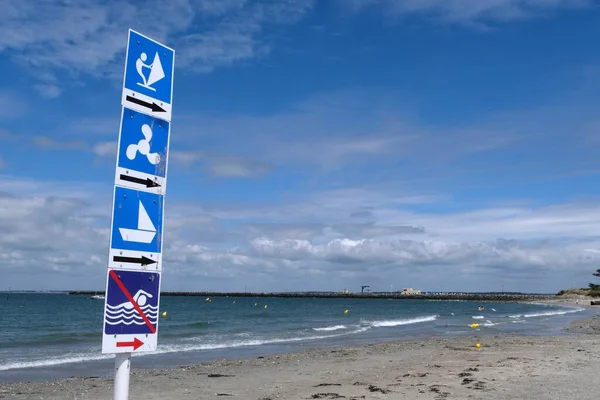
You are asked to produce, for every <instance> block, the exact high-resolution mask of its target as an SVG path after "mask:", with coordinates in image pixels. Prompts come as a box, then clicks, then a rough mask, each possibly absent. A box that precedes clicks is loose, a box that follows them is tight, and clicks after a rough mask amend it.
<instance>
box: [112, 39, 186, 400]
mask: <svg viewBox="0 0 600 400" xmlns="http://www.w3.org/2000/svg"><path fill="white" fill-rule="evenodd" d="M174 70H175V50H173V49H171V48H169V47H167V46H165V45H163V44H161V43H158V42H156V41H154V40H153V39H150V38H148V37H146V36H144V35H141V34H140V33H138V32H135V31H134V30H132V29H130V30H129V34H128V40H127V53H126V56H125V71H124V76H123V90H122V97H121V106H122V110H121V124H120V129H119V140H118V150H117V161H116V168H115V184H114V188H113V190H114V192H113V210H112V221H111V229H110V245H109V254H108V256H109V257H108V268H107V276H106V292H105V301H104V326H103V330H102V353H103V354H115V382H114V400H128V398H129V372H130V368H131V355H132V353H139V352H148V351H155V350H156V348H157V344H158V319H159V308H160V288H161V282H162V279H161V274H162V248H163V239H164V233H163V223H164V213H163V210H164V198H165V193H166V188H167V164H168V161H169V157H168V155H169V144H170V138H171V104H172V102H173V73H174Z"/></svg>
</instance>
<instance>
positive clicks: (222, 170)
mask: <svg viewBox="0 0 600 400" xmlns="http://www.w3.org/2000/svg"><path fill="white" fill-rule="evenodd" d="M207 169H208V171H209V172H210V173H211V174H212V175H214V176H216V177H221V178H248V177H252V176H257V175H262V174H264V173H266V172H267V171H269V167H268V166H267V165H265V164H263V163H261V162H258V161H252V160H246V159H243V158H234V157H224V158H218V159H212V160H209V162H208V166H207Z"/></svg>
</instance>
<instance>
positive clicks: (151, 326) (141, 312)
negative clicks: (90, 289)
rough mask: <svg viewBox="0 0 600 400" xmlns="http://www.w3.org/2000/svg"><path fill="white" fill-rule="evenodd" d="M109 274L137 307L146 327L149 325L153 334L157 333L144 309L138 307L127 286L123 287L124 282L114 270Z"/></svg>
mask: <svg viewBox="0 0 600 400" xmlns="http://www.w3.org/2000/svg"><path fill="white" fill-rule="evenodd" d="M109 274H110V276H112V278H113V279H114V280H115V282H116V283H117V285H118V286H119V288H120V289H121V291H122V292H123V294H124V295H125V297H127V300H129V301H130V302H131V304H133V307H135V309H136V310H137V312H138V313H139V314H140V315H141V317H142V318H143V319H144V322H145V323H146V325H148V327H149V328H150V330H151V331H152V333H156V328H155V327H154V325H152V322H150V320H149V319H148V317H146V314H144V312H143V311H142V309H141V308H140V306H139V305H138V303H136V301H135V300H134V299H133V296H132V295H131V293H129V291H128V290H127V288H126V287H125V285H123V282H121V280H120V279H119V277H118V276H117V273H116V272H115V271H114V270H113V269H111V270H110V272H109Z"/></svg>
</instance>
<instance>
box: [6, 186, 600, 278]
mask: <svg viewBox="0 0 600 400" xmlns="http://www.w3.org/2000/svg"><path fill="white" fill-rule="evenodd" d="M0 186H1V187H2V188H3V190H4V191H3V192H2V193H1V194H0V229H2V232H3V235H1V237H0V254H2V262H3V265H4V268H5V269H4V270H5V274H4V276H3V279H4V280H5V281H6V282H7V283H6V284H7V285H11V286H12V287H14V288H18V287H22V288H32V287H35V288H38V286H36V285H37V284H35V283H34V282H32V281H31V280H30V279H27V278H26V276H25V275H23V271H24V269H25V268H26V269H27V271H28V274H29V275H31V274H36V275H38V274H39V276H44V277H47V278H48V279H45V280H44V284H43V285H44V287H45V288H50V287H52V288H55V289H59V288H64V285H63V283H64V282H68V283H69V287H71V288H73V287H74V288H89V289H98V288H101V287H103V282H104V279H105V277H104V275H103V274H104V272H105V268H106V265H105V261H106V253H107V244H108V238H109V237H108V229H109V226H110V225H109V224H110V210H111V207H110V200H111V197H112V196H111V195H112V192H111V191H110V190H105V189H106V188H102V189H100V188H98V187H95V186H94V185H91V184H82V183H80V182H70V183H69V182H66V183H65V182H43V181H35V180H21V179H17V178H11V177H0ZM360 193H361V191H359V190H354V191H353V197H352V198H351V199H347V200H346V201H342V200H343V196H342V195H341V194H340V193H339V192H338V193H336V194H331V193H330V194H327V193H322V194H320V195H318V196H317V195H313V196H307V197H306V198H297V199H296V200H295V201H292V202H289V201H288V202H286V203H283V204H280V205H270V206H261V207H254V208H253V207H252V206H249V205H244V206H233V205H227V204H220V205H215V206H212V207H207V206H204V207H201V206H198V205H195V204H193V203H192V204H183V203H181V202H180V200H178V199H176V198H173V197H172V198H171V200H169V201H168V202H167V205H166V208H165V212H166V229H167V230H166V232H165V236H164V237H165V248H164V256H165V274H166V275H165V290H169V289H180V290H183V289H185V290H198V289H199V288H200V287H205V286H203V285H207V284H210V285H211V287H212V288H213V289H215V290H216V289H223V290H228V289H230V290H241V289H242V288H241V287H240V284H241V283H240V282H243V284H244V285H245V284H248V285H250V286H251V287H252V288H253V289H254V290H292V289H294V288H295V289H296V290H297V289H298V287H303V288H305V289H306V290H308V289H322V290H325V289H328V290H337V289H339V288H341V287H353V286H356V285H358V284H359V283H360V282H364V281H365V280H367V281H368V282H369V284H371V285H379V286H380V289H386V288H387V287H388V285H389V284H390V283H394V285H397V286H399V285H402V284H403V283H404V282H407V280H410V282H411V283H413V285H412V286H419V287H426V288H429V289H432V288H437V285H438V284H439V280H440V279H443V284H444V287H445V288H446V289H447V290H452V288H454V289H455V290H483V289H495V288H496V287H495V285H498V282H502V284H504V285H505V287H506V288H507V289H509V288H512V289H513V290H557V289H559V288H561V287H564V286H570V285H572V284H578V285H580V286H584V285H585V284H586V283H587V282H588V281H591V279H592V277H591V276H590V273H591V271H592V270H593V269H594V268H595V267H596V265H597V263H598V262H600V252H599V251H598V249H600V239H598V237H597V234H596V231H597V229H596V227H597V226H598V224H599V223H600V210H599V209H598V208H597V207H596V206H594V205H590V204H575V203H573V204H564V205H554V206H548V207H545V208H537V209H532V208H527V207H524V206H523V207H520V208H518V207H504V208H502V207H496V208H488V209H480V210H474V211H461V212H452V213H445V214H435V213H430V212H423V211H422V212H415V211H410V210H411V206H410V204H412V203H411V202H409V203H403V202H402V201H398V202H393V201H390V200H389V198H388V196H389V195H390V193H387V194H385V193H384V192H381V191H379V192H373V191H372V190H365V191H363V192H362V196H361V195H360ZM415 197H419V196H415ZM425 197H426V196H425ZM317 199H318V200H317ZM429 201H433V199H430V200H429ZM361 210H362V213H361ZM365 210H370V211H369V212H364V211H365ZM364 219H367V220H368V221H366V222H365V221H364ZM590 250H592V251H590ZM317 276H327V277H328V279H326V280H323V279H315V277H317ZM292 281H293V282H294V284H293V285H292V284H291V282H292ZM407 286H408V285H407Z"/></svg>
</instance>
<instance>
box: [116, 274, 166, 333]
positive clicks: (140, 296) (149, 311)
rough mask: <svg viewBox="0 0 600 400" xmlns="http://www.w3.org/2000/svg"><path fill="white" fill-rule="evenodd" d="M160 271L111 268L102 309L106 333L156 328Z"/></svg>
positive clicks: (142, 330) (152, 329)
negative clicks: (103, 308)
mask: <svg viewBox="0 0 600 400" xmlns="http://www.w3.org/2000/svg"><path fill="white" fill-rule="evenodd" d="M159 288H160V274H158V273H156V272H141V271H126V270H111V271H110V272H109V276H108V286H107V290H106V302H105V305H106V307H105V310H104V333H105V334H107V335H122V334H146V333H148V334H153V333H156V332H157V328H158V327H157V325H158V302H159V295H160V293H159Z"/></svg>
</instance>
